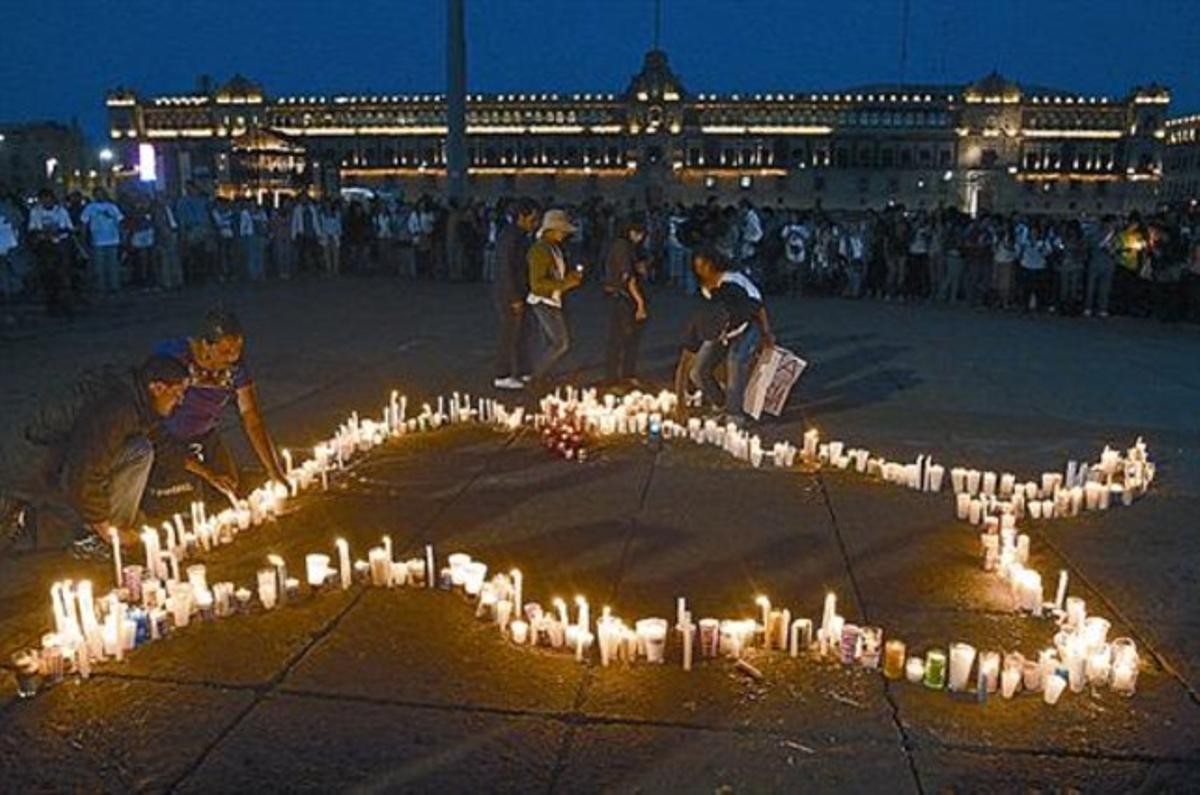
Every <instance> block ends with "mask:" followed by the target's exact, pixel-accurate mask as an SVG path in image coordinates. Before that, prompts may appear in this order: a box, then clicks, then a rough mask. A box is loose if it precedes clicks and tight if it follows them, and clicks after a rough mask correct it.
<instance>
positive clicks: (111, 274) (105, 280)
mask: <svg viewBox="0 0 1200 795" xmlns="http://www.w3.org/2000/svg"><path fill="white" fill-rule="evenodd" d="M92 279H93V282H94V284H95V287H96V290H98V291H100V292H107V293H115V292H117V291H119V290H120V289H121V261H120V259H119V258H118V257H117V247H116V246H92Z"/></svg>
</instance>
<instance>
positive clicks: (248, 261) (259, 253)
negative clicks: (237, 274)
mask: <svg viewBox="0 0 1200 795" xmlns="http://www.w3.org/2000/svg"><path fill="white" fill-rule="evenodd" d="M238 243H239V244H240V245H241V248H242V267H243V268H245V276H246V281H250V282H261V281H262V280H263V249H265V248H266V244H267V242H266V240H264V239H263V238H261V237H259V236H258V235H247V236H246V237H242V238H238Z"/></svg>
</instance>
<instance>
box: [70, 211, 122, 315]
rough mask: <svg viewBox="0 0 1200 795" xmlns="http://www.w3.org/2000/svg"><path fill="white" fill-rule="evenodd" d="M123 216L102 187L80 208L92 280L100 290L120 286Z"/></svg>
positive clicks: (108, 291)
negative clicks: (89, 257) (86, 236)
mask: <svg viewBox="0 0 1200 795" xmlns="http://www.w3.org/2000/svg"><path fill="white" fill-rule="evenodd" d="M124 220H125V216H124V215H123V214H122V213H121V208H120V207H118V206H117V205H115V204H113V203H112V202H111V201H110V200H109V198H108V193H107V192H106V191H105V190H104V188H96V190H95V192H94V193H93V194H92V201H91V202H89V203H88V205H87V206H86V207H84V208H83V214H82V215H80V216H79V221H80V223H81V224H82V226H83V227H84V228H85V229H86V230H87V235H88V241H89V242H90V244H91V257H92V282H93V284H94V285H95V287H96V289H97V290H98V291H100V292H106V293H115V292H117V291H119V290H120V289H121V262H120V258H119V257H118V256H117V255H118V252H119V251H120V250H121V222H122V221H124Z"/></svg>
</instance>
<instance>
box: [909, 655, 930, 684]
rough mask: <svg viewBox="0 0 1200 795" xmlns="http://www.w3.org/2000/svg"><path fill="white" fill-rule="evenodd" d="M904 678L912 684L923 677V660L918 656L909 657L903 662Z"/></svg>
mask: <svg viewBox="0 0 1200 795" xmlns="http://www.w3.org/2000/svg"><path fill="white" fill-rule="evenodd" d="M904 678H905V679H907V680H908V681H910V682H912V683H913V684H914V685H915V684H917V683H918V682H920V681H921V680H922V679H924V678H925V661H924V660H922V659H921V658H920V657H909V658H908V662H907V663H905V664H904Z"/></svg>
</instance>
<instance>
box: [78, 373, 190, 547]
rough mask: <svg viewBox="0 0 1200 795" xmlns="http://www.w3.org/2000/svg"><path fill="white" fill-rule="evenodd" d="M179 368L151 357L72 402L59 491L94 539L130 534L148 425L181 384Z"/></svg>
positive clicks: (149, 461)
mask: <svg viewBox="0 0 1200 795" xmlns="http://www.w3.org/2000/svg"><path fill="white" fill-rule="evenodd" d="M187 379H188V372H187V368H186V367H184V366H183V365H182V364H180V363H179V362H178V361H177V360H175V359H172V358H170V357H167V356H159V355H155V356H151V357H150V358H149V359H147V360H146V361H145V363H143V364H142V365H141V366H140V367H137V368H135V369H134V370H133V372H132V373H130V375H129V376H128V377H126V378H122V379H120V380H113V381H112V382H111V383H109V384H107V385H106V387H105V388H102V389H99V390H97V392H96V394H95V395H94V396H93V397H92V398H91V399H90V400H88V401H86V402H85V403H84V404H83V405H81V406H80V408H79V411H78V413H77V415H76V418H75V422H74V424H73V425H72V427H71V430H70V432H69V434H68V435H67V438H66V441H65V444H64V445H63V447H62V449H61V451H59V452H60V454H61V456H62V461H61V463H62V466H61V470H60V472H61V475H60V477H61V481H60V484H59V485H60V487H61V489H62V496H63V497H65V500H66V503H67V505H68V507H69V508H70V509H71V511H72V512H73V513H74V514H75V515H77V516H78V519H79V520H80V521H81V522H82V524H83V525H84V527H86V528H87V530H89V531H90V532H91V533H92V534H94V535H95V536H96V537H98V538H99V539H100V540H101V541H103V542H105V543H108V542H110V541H111V538H112V532H113V531H114V530H116V531H117V533H118V535H119V537H120V540H121V542H122V543H123V544H132V543H136V541H137V537H138V536H137V529H136V525H137V513H138V506H139V505H140V504H141V501H142V494H143V492H144V491H145V489H146V481H147V478H148V477H149V475H150V467H151V466H152V465H153V463H154V445H153V444H152V443H151V441H150V435H151V432H152V431H153V430H154V428H155V426H157V425H158V423H159V422H160V421H161V420H162V418H163V417H166V416H167V415H168V414H170V413H171V412H172V411H174V410H175V407H176V406H177V405H178V404H179V401H180V400H182V399H183V393H184V390H185V389H187Z"/></svg>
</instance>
